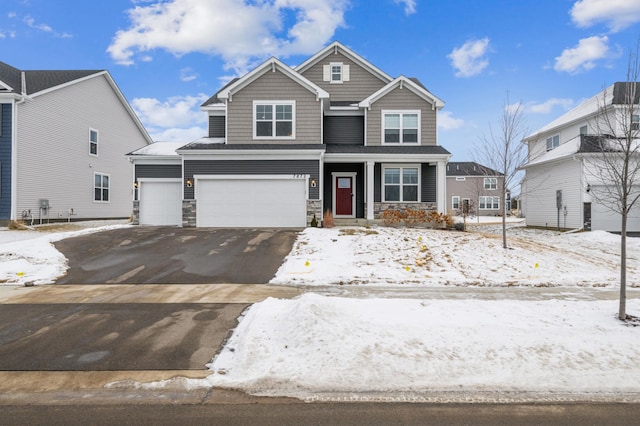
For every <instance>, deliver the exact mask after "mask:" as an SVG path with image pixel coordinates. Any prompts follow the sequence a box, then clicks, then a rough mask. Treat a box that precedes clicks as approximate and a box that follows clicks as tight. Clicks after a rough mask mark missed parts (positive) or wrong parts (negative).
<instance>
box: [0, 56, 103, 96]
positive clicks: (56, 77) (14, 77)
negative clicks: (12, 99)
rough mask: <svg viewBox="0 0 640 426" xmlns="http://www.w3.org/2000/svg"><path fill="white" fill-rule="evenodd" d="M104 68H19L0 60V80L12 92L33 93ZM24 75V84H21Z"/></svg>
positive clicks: (94, 73)
mask: <svg viewBox="0 0 640 426" xmlns="http://www.w3.org/2000/svg"><path fill="white" fill-rule="evenodd" d="M103 72H105V70H19V69H18V68H15V67H12V66H11V65H9V64H6V63H4V62H0V82H2V83H4V84H3V86H5V87H7V86H8V87H10V88H11V92H12V93H18V94H21V93H24V94H26V95H33V94H36V93H39V92H42V91H44V90H47V89H52V88H54V87H58V86H61V85H64V84H66V83H70V82H73V81H75V80H79V79H82V78H85V77H88V76H92V75H96V74H100V73H103ZM23 76H24V85H23Z"/></svg>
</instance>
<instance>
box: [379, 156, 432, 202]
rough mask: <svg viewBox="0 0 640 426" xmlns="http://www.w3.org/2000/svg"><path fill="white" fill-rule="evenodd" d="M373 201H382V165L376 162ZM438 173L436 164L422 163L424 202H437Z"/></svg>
mask: <svg viewBox="0 0 640 426" xmlns="http://www.w3.org/2000/svg"><path fill="white" fill-rule="evenodd" d="M373 183H374V192H373V201H375V202H377V203H379V202H381V201H382V165H381V164H379V163H376V164H375V166H374V168H373ZM437 188H438V175H437V168H436V166H430V165H429V164H422V165H421V170H420V201H421V202H423V203H435V202H436V201H437V192H438V189H437Z"/></svg>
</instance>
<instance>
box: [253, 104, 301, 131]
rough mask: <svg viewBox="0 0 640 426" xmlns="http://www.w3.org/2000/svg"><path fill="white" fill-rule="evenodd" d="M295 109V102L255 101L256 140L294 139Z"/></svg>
mask: <svg viewBox="0 0 640 426" xmlns="http://www.w3.org/2000/svg"><path fill="white" fill-rule="evenodd" d="M295 109H296V108H295V102H293V101H275V102H265V101H255V102H254V103H253V113H254V130H253V137H254V139H294V138H295Z"/></svg>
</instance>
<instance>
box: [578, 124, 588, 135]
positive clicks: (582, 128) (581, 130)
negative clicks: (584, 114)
mask: <svg viewBox="0 0 640 426" xmlns="http://www.w3.org/2000/svg"><path fill="white" fill-rule="evenodd" d="M587 131H588V128H587V126H582V127H580V134H581V135H586V134H587Z"/></svg>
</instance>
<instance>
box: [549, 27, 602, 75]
mask: <svg viewBox="0 0 640 426" xmlns="http://www.w3.org/2000/svg"><path fill="white" fill-rule="evenodd" d="M608 43H609V38H608V37H607V36H601V37H600V36H593V37H588V38H583V39H582V40H580V41H579V42H578V45H577V46H576V47H573V48H570V49H565V50H563V51H562V54H561V55H560V56H558V57H556V63H555V65H554V67H553V68H554V69H555V70H556V71H564V72H568V73H570V74H575V73H578V72H581V71H588V70H590V69H592V68H594V67H595V66H596V61H598V60H601V59H605V58H607V57H608V56H609V54H610V50H609V45H608Z"/></svg>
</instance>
